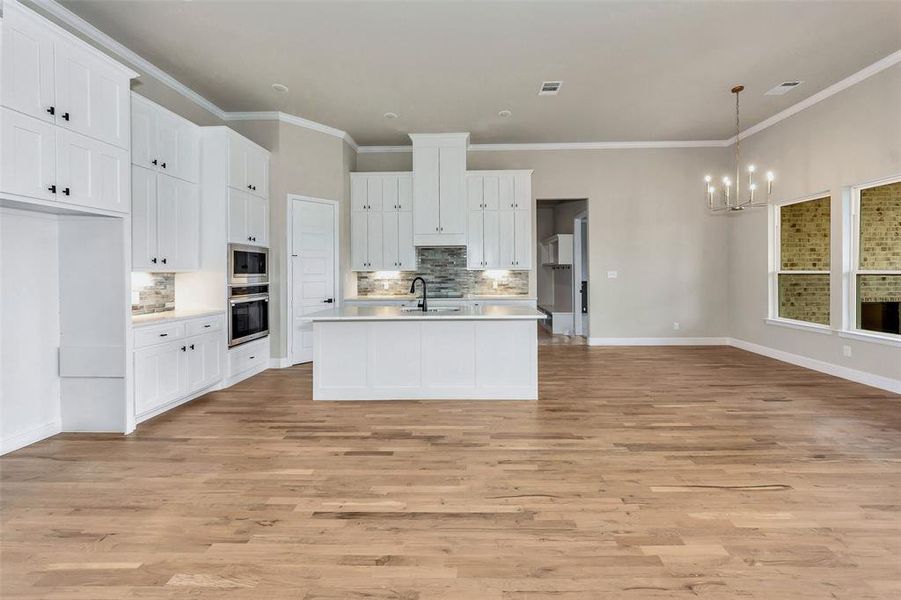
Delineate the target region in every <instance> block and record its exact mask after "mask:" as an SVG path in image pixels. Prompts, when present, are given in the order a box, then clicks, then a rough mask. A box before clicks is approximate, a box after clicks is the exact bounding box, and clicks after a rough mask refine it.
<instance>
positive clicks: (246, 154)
mask: <svg viewBox="0 0 901 600" xmlns="http://www.w3.org/2000/svg"><path fill="white" fill-rule="evenodd" d="M228 185H229V187H232V188H234V189H236V190H241V191H243V192H247V193H249V194H251V195H253V196H259V197H261V198H268V197H269V152H267V151H266V150H264V149H263V148H261V147H259V146H257V145H256V144H254V143H253V142H251V141H250V140H248V139H247V138H244V137H242V136H240V135H238V134H237V133H234V132H231V131H230V132H229V136H228Z"/></svg>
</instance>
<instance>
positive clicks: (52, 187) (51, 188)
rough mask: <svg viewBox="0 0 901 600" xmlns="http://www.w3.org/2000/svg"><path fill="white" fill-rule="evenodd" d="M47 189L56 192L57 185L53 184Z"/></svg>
mask: <svg viewBox="0 0 901 600" xmlns="http://www.w3.org/2000/svg"><path fill="white" fill-rule="evenodd" d="M47 190H48V191H50V192H51V193H53V194H55V193H56V186H55V185H51V186H50V187H48V188H47Z"/></svg>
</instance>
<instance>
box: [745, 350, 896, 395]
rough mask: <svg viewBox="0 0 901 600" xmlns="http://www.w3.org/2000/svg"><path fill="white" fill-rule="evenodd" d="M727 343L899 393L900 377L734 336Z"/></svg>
mask: <svg viewBox="0 0 901 600" xmlns="http://www.w3.org/2000/svg"><path fill="white" fill-rule="evenodd" d="M729 345H730V346H733V347H735V348H738V349H740V350H746V351H748V352H753V353H754V354H760V355H762V356H767V357H769V358H774V359H776V360H781V361H782V362H787V363H789V364H792V365H797V366H799V367H804V368H805V369H810V370H812V371H819V372H820V373H825V374H827V375H833V376H835V377H840V378H842V379H847V380H849V381H853V382H855V383H862V384H864V385H868V386H870V387H874V388H879V389H881V390H885V391H887V392H892V393H895V394H901V379H892V378H891V377H883V376H881V375H874V374H873V373H867V372H866V371H858V370H857V369H851V368H849V367H843V366H841V365H836V364H833V363H828V362H826V361H822V360H817V359H815V358H808V357H806V356H801V355H800V354H793V353H791V352H785V351H783V350H776V349H775V348H770V347H769V346H761V345H760V344H755V343H753V342H748V341H745V340H740V339H736V338H730V339H729Z"/></svg>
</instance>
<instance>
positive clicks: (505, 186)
mask: <svg viewBox="0 0 901 600" xmlns="http://www.w3.org/2000/svg"><path fill="white" fill-rule="evenodd" d="M498 204H499V207H498V208H499V209H500V210H514V209H515V208H516V196H515V195H514V193H513V175H501V176H500V177H498Z"/></svg>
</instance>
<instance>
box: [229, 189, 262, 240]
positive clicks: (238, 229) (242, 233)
mask: <svg viewBox="0 0 901 600" xmlns="http://www.w3.org/2000/svg"><path fill="white" fill-rule="evenodd" d="M228 241H229V242H231V243H232V244H249V245H252V246H268V245H269V199H268V198H260V197H259V196H252V195H251V194H249V193H248V192H242V191H241V190H237V189H235V188H229V190H228Z"/></svg>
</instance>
